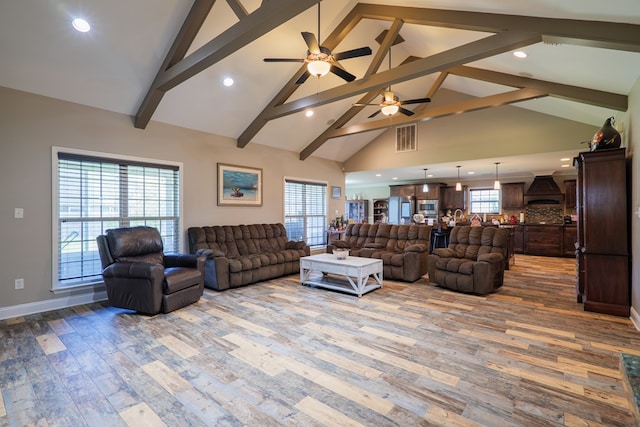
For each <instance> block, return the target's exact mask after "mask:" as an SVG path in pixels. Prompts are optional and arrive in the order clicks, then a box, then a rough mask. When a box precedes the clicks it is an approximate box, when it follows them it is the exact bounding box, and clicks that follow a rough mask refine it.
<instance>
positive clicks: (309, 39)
mask: <svg viewBox="0 0 640 427" xmlns="http://www.w3.org/2000/svg"><path fill="white" fill-rule="evenodd" d="M301 34H302V38H304V41H305V43H306V44H307V48H308V49H309V52H310V53H313V54H314V55H319V54H320V45H319V44H318V39H316V36H315V34H313V33H310V32H308V31H303V32H302V33H301Z"/></svg>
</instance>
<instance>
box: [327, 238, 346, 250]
mask: <svg viewBox="0 0 640 427" xmlns="http://www.w3.org/2000/svg"><path fill="white" fill-rule="evenodd" d="M331 245H333V246H335V247H336V248H340V249H349V243H347V242H346V241H344V240H334V241H333V242H331Z"/></svg>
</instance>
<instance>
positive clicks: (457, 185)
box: [456, 166, 462, 191]
mask: <svg viewBox="0 0 640 427" xmlns="http://www.w3.org/2000/svg"><path fill="white" fill-rule="evenodd" d="M456 167H457V168H458V182H456V191H462V184H461V183H460V166H456Z"/></svg>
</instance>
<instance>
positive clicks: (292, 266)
mask: <svg viewBox="0 0 640 427" xmlns="http://www.w3.org/2000/svg"><path fill="white" fill-rule="evenodd" d="M188 235H189V252H191V253H192V254H196V255H202V256H204V257H205V258H206V260H205V265H204V285H205V286H206V287H207V288H211V289H215V290H218V291H222V290H225V289H229V288H236V287H238V286H244V285H248V284H251V283H256V282H261V281H263V280H269V279H274V278H276V277H280V276H285V275H288V274H295V273H299V272H300V257H304V256H308V255H309V254H310V248H309V246H307V244H306V243H305V242H295V241H289V240H287V231H286V229H285V228H284V225H282V224H252V225H216V226H211V227H190V228H189V230H188Z"/></svg>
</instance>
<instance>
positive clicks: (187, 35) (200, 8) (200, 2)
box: [133, 0, 216, 129]
mask: <svg viewBox="0 0 640 427" xmlns="http://www.w3.org/2000/svg"><path fill="white" fill-rule="evenodd" d="M215 2H216V0H196V1H194V2H193V5H192V6H191V10H189V13H188V14H187V17H186V18H185V20H184V22H183V23H182V27H181V28H180V31H179V32H178V35H177V36H176V38H175V39H174V40H173V44H172V45H171V48H170V49H169V52H168V53H167V56H166V57H165V58H164V61H162V65H161V66H160V69H159V70H158V72H157V73H156V77H155V78H154V79H153V83H151V88H150V89H149V91H148V92H147V94H146V95H145V97H144V99H143V100H142V103H141V104H140V107H139V108H138V112H137V113H136V115H135V118H134V121H133V125H134V127H136V128H138V129H144V128H146V127H147V125H148V124H149V120H151V116H152V115H153V113H154V112H155V111H156V108H158V105H159V104H160V101H161V100H162V97H163V96H164V91H161V90H158V88H157V86H158V81H159V80H160V77H161V76H162V74H163V73H164V72H165V70H167V69H168V68H170V67H172V66H174V65H175V64H177V63H178V62H179V61H180V60H182V59H183V58H184V57H185V55H186V54H187V51H188V50H189V46H191V43H193V40H194V39H195V38H196V35H197V34H198V31H200V28H201V27H202V24H203V23H204V21H205V20H206V19H207V16H208V15H209V12H210V11H211V8H212V7H213V5H214V4H215Z"/></svg>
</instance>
